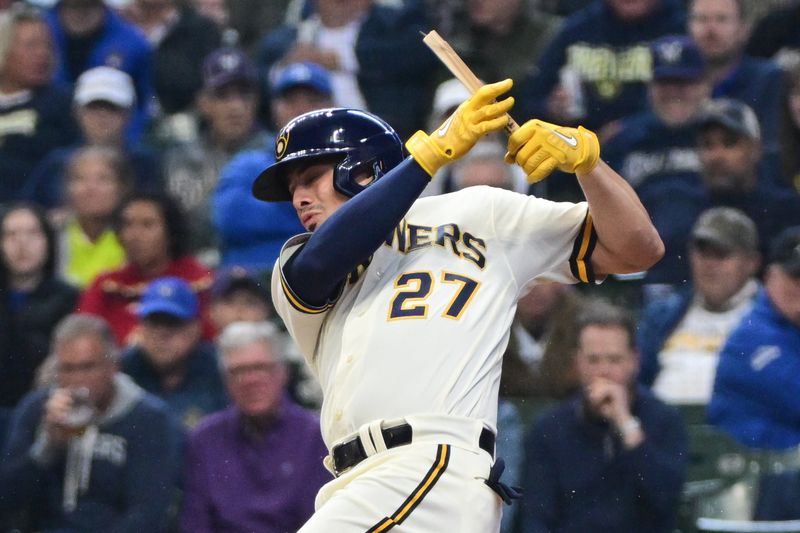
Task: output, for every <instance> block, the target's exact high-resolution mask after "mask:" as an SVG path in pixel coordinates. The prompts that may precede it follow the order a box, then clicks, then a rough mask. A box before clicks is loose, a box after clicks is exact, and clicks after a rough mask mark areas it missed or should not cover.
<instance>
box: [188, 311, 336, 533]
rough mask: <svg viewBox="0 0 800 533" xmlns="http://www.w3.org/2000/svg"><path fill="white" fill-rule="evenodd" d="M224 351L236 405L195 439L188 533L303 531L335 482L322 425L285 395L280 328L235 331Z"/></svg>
mask: <svg viewBox="0 0 800 533" xmlns="http://www.w3.org/2000/svg"><path fill="white" fill-rule="evenodd" d="M217 344H218V350H219V362H220V368H221V369H222V373H223V375H224V377H225V384H226V386H227V389H228V392H229V393H230V396H231V399H232V400H233V405H232V406H231V407H229V408H227V409H225V410H224V411H222V412H219V413H216V414H213V415H211V416H209V417H207V418H205V419H204V420H203V421H202V422H201V423H200V425H199V426H198V427H197V428H195V430H194V431H193V432H192V435H191V438H190V443H189V454H188V460H187V463H186V477H187V480H186V492H185V499H184V506H183V511H182V515H181V531H183V532H185V533H212V532H216V531H224V530H227V531H234V530H235V531H258V532H260V533H273V532H274V533H280V532H284V531H297V530H298V529H299V528H300V526H302V525H303V523H305V521H306V520H307V519H308V518H309V517H310V516H311V514H312V513H313V512H314V498H315V497H316V493H317V491H318V490H319V488H320V487H321V486H322V485H323V484H325V482H327V481H329V480H330V479H331V478H332V475H331V474H330V473H329V472H327V471H326V470H325V468H324V467H323V466H322V459H323V458H324V457H325V456H326V455H327V449H326V448H325V444H324V443H323V441H322V436H321V434H320V430H319V418H318V417H317V415H316V414H314V413H312V412H311V411H306V410H305V409H303V408H301V407H300V406H299V405H297V404H296V403H294V402H293V401H292V400H291V399H290V398H289V396H288V395H287V393H286V383H287V377H288V372H287V369H286V366H285V357H284V354H283V346H282V345H283V340H282V338H281V337H280V336H279V334H278V330H277V329H276V328H275V326H273V325H272V324H269V323H267V322H238V323H234V324H231V325H229V326H228V327H227V328H226V329H225V331H223V333H222V335H220V337H219V339H218V341H217Z"/></svg>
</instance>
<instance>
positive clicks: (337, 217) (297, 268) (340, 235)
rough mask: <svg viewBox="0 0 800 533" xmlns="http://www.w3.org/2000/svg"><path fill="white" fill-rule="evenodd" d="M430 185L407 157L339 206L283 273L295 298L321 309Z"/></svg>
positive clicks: (420, 169)
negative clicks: (320, 306) (295, 295)
mask: <svg viewBox="0 0 800 533" xmlns="http://www.w3.org/2000/svg"><path fill="white" fill-rule="evenodd" d="M429 182H430V177H429V176H428V174H427V173H426V172H425V171H424V170H423V169H422V168H421V167H420V166H419V165H418V164H417V163H416V162H415V161H414V160H413V159H412V158H407V159H406V160H405V161H403V162H402V163H401V164H400V165H398V166H397V167H395V168H394V169H392V170H391V171H390V172H389V173H387V174H386V175H385V176H384V177H382V178H381V179H379V180H378V181H376V182H375V183H374V184H373V185H371V186H369V187H368V188H367V189H365V190H364V191H363V192H361V193H359V194H358V195H356V196H354V197H353V198H351V199H350V200H348V201H347V202H346V203H345V204H344V205H342V207H340V208H339V209H338V210H337V211H336V213H334V214H333V215H332V216H331V217H330V218H329V219H328V220H326V221H325V223H324V224H322V225H321V226H320V227H319V229H317V230H316V232H315V233H314V235H313V236H312V237H311V238H310V239H309V240H308V243H307V244H306V245H305V247H304V248H303V250H302V251H301V252H300V253H299V254H298V255H297V257H296V258H295V259H293V260H292V261H291V262H290V263H288V264H287V265H286V267H285V268H284V276H285V277H286V280H287V282H288V283H289V286H291V287H292V289H293V290H294V291H295V292H296V293H297V296H299V297H300V298H302V299H303V301H304V302H306V303H307V304H312V305H317V304H319V305H322V304H324V303H325V302H326V301H327V300H328V298H329V297H330V296H331V294H332V293H333V292H334V290H335V289H336V287H337V286H338V285H339V284H340V283H341V282H342V280H344V278H345V276H347V274H348V273H350V272H351V271H352V270H353V269H354V268H355V267H356V266H357V265H359V264H360V263H361V262H363V261H364V260H366V259H367V258H368V257H369V256H370V255H372V253H373V252H375V250H376V249H377V248H378V247H379V246H380V245H381V243H382V242H383V241H384V240H385V239H386V236H387V235H388V234H389V233H390V232H391V231H392V229H393V228H394V227H395V226H396V225H397V224H398V223H399V222H400V220H401V219H402V218H403V216H404V215H405V214H406V212H407V211H408V209H409V208H410V207H411V204H413V203H414V201H415V200H416V199H417V198H418V197H419V195H420V194H421V193H422V190H423V189H424V188H425V186H426V185H427V184H428V183H429Z"/></svg>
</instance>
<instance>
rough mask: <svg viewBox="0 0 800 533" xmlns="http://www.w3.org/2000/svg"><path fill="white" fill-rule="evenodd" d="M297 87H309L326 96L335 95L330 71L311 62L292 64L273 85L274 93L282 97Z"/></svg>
mask: <svg viewBox="0 0 800 533" xmlns="http://www.w3.org/2000/svg"><path fill="white" fill-rule="evenodd" d="M296 87H309V88H311V89H314V90H315V91H317V92H319V93H322V94H324V95H325V96H331V95H332V94H333V86H332V85H331V75H330V73H329V72H328V70H327V69H326V68H325V67H323V66H321V65H318V64H316V63H311V62H302V63H291V64H290V65H287V66H286V67H284V68H282V69H281V70H280V71H279V72H278V76H277V77H276V78H275V83H273V85H272V92H273V93H275V94H277V95H282V94H284V93H285V92H287V91H289V90H290V89H294V88H296Z"/></svg>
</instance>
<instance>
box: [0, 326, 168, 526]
mask: <svg viewBox="0 0 800 533" xmlns="http://www.w3.org/2000/svg"><path fill="white" fill-rule="evenodd" d="M53 337H54V338H53V352H54V357H55V361H56V376H57V385H56V386H54V387H53V388H50V389H46V390H37V391H35V392H32V393H31V394H30V395H28V396H26V397H25V399H24V400H23V401H22V402H21V403H20V405H19V407H18V408H17V410H16V411H15V415H14V421H13V423H12V427H11V433H10V435H9V439H8V442H7V444H6V446H5V448H4V451H3V455H2V462H0V478H2V479H3V483H0V516H2V515H13V514H17V515H18V514H20V511H27V515H28V518H29V520H30V522H29V523H28V524H26V525H22V526H19V525H18V526H17V527H19V529H20V530H23V531H64V532H66V531H85V532H101V531H104V532H107V531H130V532H133V531H148V532H153V533H159V532H164V531H166V530H167V529H166V528H167V517H168V509H169V507H170V504H171V503H172V502H173V501H174V500H175V496H176V490H177V489H176V485H177V482H178V476H179V472H180V462H181V456H180V450H181V441H182V440H183V437H182V434H181V430H180V428H179V426H178V424H177V422H176V421H174V420H173V419H172V417H171V416H170V415H169V414H168V413H167V410H166V407H165V406H164V404H163V403H162V402H160V401H159V400H158V399H156V398H154V397H152V396H151V395H149V394H147V393H146V392H144V391H143V390H142V389H141V388H139V387H138V386H136V385H135V384H134V383H133V382H132V381H131V380H130V378H128V377H127V376H125V375H123V374H120V373H118V371H117V365H118V360H117V355H118V353H117V350H116V346H115V344H114V338H113V335H112V333H111V331H110V329H109V327H108V325H107V324H106V323H105V321H103V320H102V319H100V318H98V317H90V316H85V315H70V316H68V317H67V318H65V319H64V320H63V321H61V322H60V323H59V325H58V327H57V329H56V330H55V333H54V336H53ZM26 526H27V527H26ZM15 530H16V529H15Z"/></svg>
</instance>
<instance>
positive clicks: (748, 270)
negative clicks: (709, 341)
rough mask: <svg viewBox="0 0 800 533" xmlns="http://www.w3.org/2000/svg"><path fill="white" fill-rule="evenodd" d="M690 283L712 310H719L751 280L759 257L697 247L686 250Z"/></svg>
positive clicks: (710, 247)
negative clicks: (690, 277)
mask: <svg viewBox="0 0 800 533" xmlns="http://www.w3.org/2000/svg"><path fill="white" fill-rule="evenodd" d="M689 264H690V265H691V269H692V282H693V283H694V287H695V290H697V291H698V292H699V293H700V294H701V295H703V298H704V299H705V300H706V303H707V305H708V306H709V307H711V308H720V307H722V306H724V305H725V304H726V303H727V302H728V300H729V299H730V298H731V297H732V296H733V295H734V294H736V293H737V292H739V290H741V288H742V287H743V286H744V284H745V283H746V282H747V280H748V279H750V277H751V276H753V275H754V274H755V272H756V270H757V269H758V257H757V256H756V255H755V254H750V253H746V252H745V251H743V250H722V249H719V248H717V247H712V246H710V245H708V244H704V243H698V244H694V245H692V246H690V247H689Z"/></svg>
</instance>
